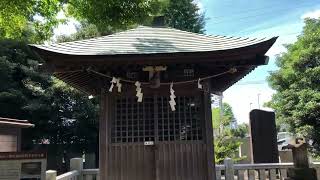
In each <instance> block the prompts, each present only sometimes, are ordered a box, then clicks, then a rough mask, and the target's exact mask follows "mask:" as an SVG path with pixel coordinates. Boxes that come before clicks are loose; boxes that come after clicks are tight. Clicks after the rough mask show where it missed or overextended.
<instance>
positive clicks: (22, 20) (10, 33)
mask: <svg viewBox="0 0 320 180" xmlns="http://www.w3.org/2000/svg"><path fill="white" fill-rule="evenodd" d="M61 8H62V3H61V2H60V0H45V1H39V0H27V1H25V0H1V1H0V9H1V11H0V39H6V38H9V39H16V40H25V39H28V40H31V41H32V42H41V41H43V40H47V39H49V38H50V37H51V36H52V35H53V28H54V27H55V26H56V25H57V24H58V23H59V22H60V20H59V19H57V16H56V15H57V13H58V12H59V11H60V10H61Z"/></svg>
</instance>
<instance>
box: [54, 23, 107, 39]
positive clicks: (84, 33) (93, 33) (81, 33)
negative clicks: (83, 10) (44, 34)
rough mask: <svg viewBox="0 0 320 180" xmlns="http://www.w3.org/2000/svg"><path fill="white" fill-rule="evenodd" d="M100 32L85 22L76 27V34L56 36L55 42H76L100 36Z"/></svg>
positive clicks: (94, 26)
mask: <svg viewBox="0 0 320 180" xmlns="http://www.w3.org/2000/svg"><path fill="white" fill-rule="evenodd" d="M101 35H102V34H101V32H99V30H98V28H97V26H96V25H94V24H89V23H87V22H82V23H81V24H80V25H79V26H78V27H77V32H76V33H74V34H71V35H68V36H66V35H61V36H58V37H57V39H56V41H57V42H58V43H60V42H69V41H77V40H83V39H89V38H95V37H99V36H101Z"/></svg>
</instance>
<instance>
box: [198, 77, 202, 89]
mask: <svg viewBox="0 0 320 180" xmlns="http://www.w3.org/2000/svg"><path fill="white" fill-rule="evenodd" d="M198 89H202V84H200V78H199V79H198Z"/></svg>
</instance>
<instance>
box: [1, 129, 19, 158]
mask: <svg viewBox="0 0 320 180" xmlns="http://www.w3.org/2000/svg"><path fill="white" fill-rule="evenodd" d="M19 136H20V130H19V129H17V128H11V127H0V152H16V151H18V150H19V143H20V142H19V139H20V138H19Z"/></svg>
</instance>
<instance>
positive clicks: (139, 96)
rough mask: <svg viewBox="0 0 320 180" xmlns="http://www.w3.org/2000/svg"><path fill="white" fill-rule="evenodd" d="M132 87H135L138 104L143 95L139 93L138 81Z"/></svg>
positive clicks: (139, 84)
mask: <svg viewBox="0 0 320 180" xmlns="http://www.w3.org/2000/svg"><path fill="white" fill-rule="evenodd" d="M134 85H136V87H137V88H136V91H137V94H136V96H137V98H138V100H137V101H138V102H142V98H143V93H142V92H141V91H142V89H141V83H140V82H139V81H137V82H136V83H135V84H134Z"/></svg>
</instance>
